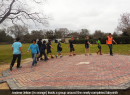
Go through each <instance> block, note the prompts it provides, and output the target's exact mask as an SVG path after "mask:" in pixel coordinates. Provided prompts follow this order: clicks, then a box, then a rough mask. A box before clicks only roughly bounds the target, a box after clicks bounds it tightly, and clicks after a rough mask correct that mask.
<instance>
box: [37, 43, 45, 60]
mask: <svg viewBox="0 0 130 95" xmlns="http://www.w3.org/2000/svg"><path fill="white" fill-rule="evenodd" d="M45 49H46V41H43V44H42V45H41V48H40V55H39V56H38V57H37V59H38V58H40V57H41V56H42V55H44V61H47V56H46V53H45Z"/></svg>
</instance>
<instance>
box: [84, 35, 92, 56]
mask: <svg viewBox="0 0 130 95" xmlns="http://www.w3.org/2000/svg"><path fill="white" fill-rule="evenodd" d="M88 39H89V37H88V36H86V38H85V55H86V56H88V55H87V54H86V52H87V49H88V50H89V55H92V54H91V53H90V48H89V45H91V46H92V44H90V43H89V41H88Z"/></svg>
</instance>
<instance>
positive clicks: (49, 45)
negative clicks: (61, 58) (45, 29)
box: [47, 40, 54, 60]
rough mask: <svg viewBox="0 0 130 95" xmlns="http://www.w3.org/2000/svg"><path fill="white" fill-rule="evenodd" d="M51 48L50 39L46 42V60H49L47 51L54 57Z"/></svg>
mask: <svg viewBox="0 0 130 95" xmlns="http://www.w3.org/2000/svg"><path fill="white" fill-rule="evenodd" d="M51 48H52V49H53V47H52V46H51V40H49V42H48V43H47V59H48V60H49V58H48V54H49V53H50V54H51V58H54V57H53V56H52V52H51Z"/></svg>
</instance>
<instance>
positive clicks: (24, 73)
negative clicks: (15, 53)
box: [0, 54, 130, 90]
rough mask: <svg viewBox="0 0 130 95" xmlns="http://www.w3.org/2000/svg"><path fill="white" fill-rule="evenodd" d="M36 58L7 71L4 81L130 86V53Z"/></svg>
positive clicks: (18, 85)
mask: <svg viewBox="0 0 130 95" xmlns="http://www.w3.org/2000/svg"><path fill="white" fill-rule="evenodd" d="M31 64H32V62H29V63H26V64H23V65H22V68H19V69H17V68H16V67H14V68H13V70H12V71H10V70H6V71H3V72H2V74H3V76H2V77H0V82H1V83H2V82H7V83H8V85H9V87H10V89H12V90H15V89H88V90H90V89H92V90H95V89H97V90H99V89H127V88H129V87H130V56H124V55H114V56H110V55H107V54H105V55H91V56H85V55H76V56H71V57H69V56H64V57H62V58H54V59H50V60H48V61H46V62H45V61H38V64H37V66H35V67H33V68H31Z"/></svg>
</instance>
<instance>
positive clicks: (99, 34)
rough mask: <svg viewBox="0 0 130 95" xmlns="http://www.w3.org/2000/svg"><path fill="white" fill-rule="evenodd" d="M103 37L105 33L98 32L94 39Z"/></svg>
mask: <svg viewBox="0 0 130 95" xmlns="http://www.w3.org/2000/svg"><path fill="white" fill-rule="evenodd" d="M103 36H104V33H103V32H101V30H96V31H95V33H94V35H93V37H94V38H101V37H103Z"/></svg>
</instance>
